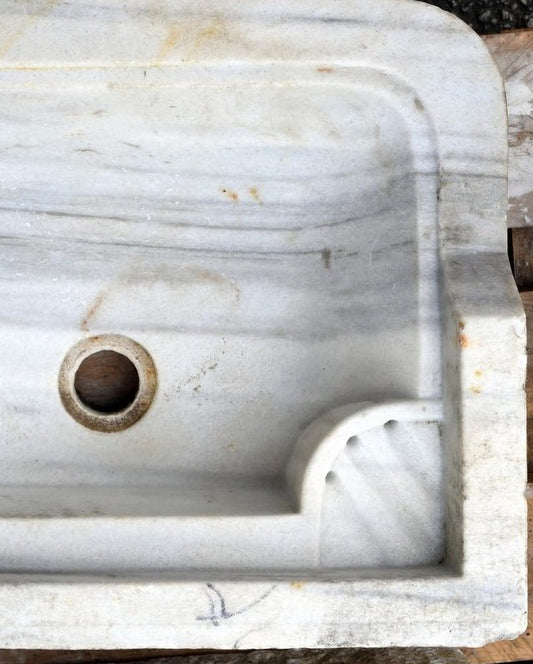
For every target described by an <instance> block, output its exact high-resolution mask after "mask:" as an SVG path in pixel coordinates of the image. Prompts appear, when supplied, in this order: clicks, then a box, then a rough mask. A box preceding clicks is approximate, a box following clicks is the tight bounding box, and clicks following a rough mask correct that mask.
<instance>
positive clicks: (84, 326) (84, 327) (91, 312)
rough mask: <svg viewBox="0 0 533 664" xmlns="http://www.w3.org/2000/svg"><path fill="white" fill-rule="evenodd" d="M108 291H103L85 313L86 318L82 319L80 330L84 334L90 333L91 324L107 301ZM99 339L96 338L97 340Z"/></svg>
mask: <svg viewBox="0 0 533 664" xmlns="http://www.w3.org/2000/svg"><path fill="white" fill-rule="evenodd" d="M106 294H107V291H106V290H105V289H104V290H101V291H100V292H99V293H98V295H97V296H96V297H95V298H94V300H93V301H92V303H91V304H90V305H89V306H88V308H87V311H86V312H85V316H83V318H82V319H81V323H80V329H81V331H82V332H88V331H89V325H90V324H91V322H92V320H93V318H94V317H95V316H96V314H97V313H98V310H99V309H100V307H101V306H102V303H103V301H104V300H105V297H106ZM96 338H97V337H95V339H96Z"/></svg>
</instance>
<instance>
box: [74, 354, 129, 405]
mask: <svg viewBox="0 0 533 664" xmlns="http://www.w3.org/2000/svg"><path fill="white" fill-rule="evenodd" d="M74 388H75V390H76V394H77V395H78V397H79V399H80V401H81V402H82V403H83V404H84V405H85V406H87V407H88V408H92V410H95V411H97V412H98V413H117V412H119V411H121V410H124V409H125V408H127V407H128V406H130V405H131V404H132V403H133V402H134V401H135V397H136V396H137V393H138V392H139V374H138V372H137V369H136V368H135V365H134V364H133V362H131V360H129V359H128V358H127V357H126V356H125V355H122V353H117V352H116V351H114V350H100V351H98V352H96V353H93V354H92V355H89V356H88V357H86V358H85V359H84V360H83V362H82V363H81V364H80V366H79V367H78V370H77V371H76V375H75V377H74Z"/></svg>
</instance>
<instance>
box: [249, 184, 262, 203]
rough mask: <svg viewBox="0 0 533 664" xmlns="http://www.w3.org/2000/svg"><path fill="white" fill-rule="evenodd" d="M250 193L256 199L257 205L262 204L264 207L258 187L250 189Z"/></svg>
mask: <svg viewBox="0 0 533 664" xmlns="http://www.w3.org/2000/svg"><path fill="white" fill-rule="evenodd" d="M249 192H250V196H251V197H252V198H253V199H254V201H255V202H256V203H260V204H261V205H263V201H262V200H261V196H260V195H259V191H258V189H257V187H250V189H249Z"/></svg>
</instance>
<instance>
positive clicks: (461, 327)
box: [459, 320, 465, 330]
mask: <svg viewBox="0 0 533 664" xmlns="http://www.w3.org/2000/svg"><path fill="white" fill-rule="evenodd" d="M459 329H460V330H464V329H465V324H464V322H463V321H462V320H461V321H459Z"/></svg>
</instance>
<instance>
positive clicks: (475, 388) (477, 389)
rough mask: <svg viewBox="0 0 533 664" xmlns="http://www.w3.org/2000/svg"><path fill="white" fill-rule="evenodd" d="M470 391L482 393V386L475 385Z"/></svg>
mask: <svg viewBox="0 0 533 664" xmlns="http://www.w3.org/2000/svg"><path fill="white" fill-rule="evenodd" d="M470 392H472V394H481V388H480V387H478V386H477V385H473V386H472V387H471V388H470Z"/></svg>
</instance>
